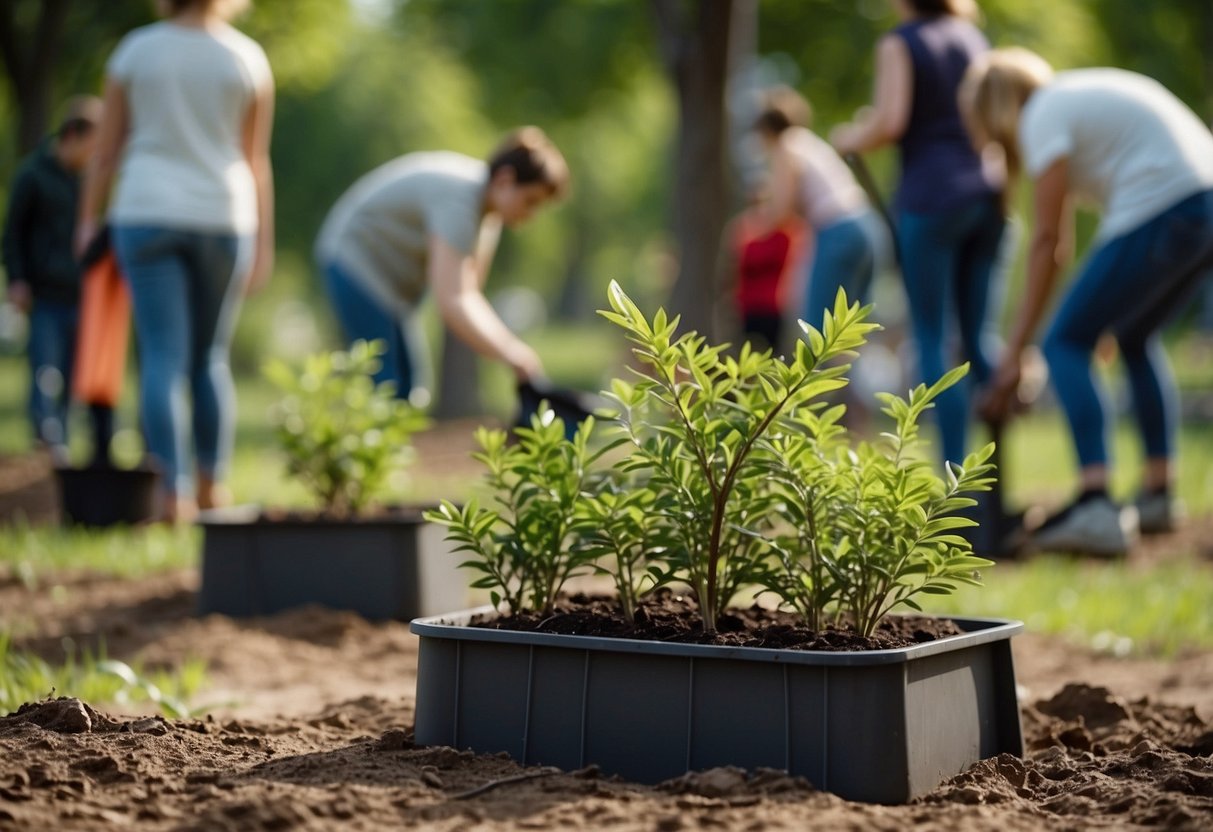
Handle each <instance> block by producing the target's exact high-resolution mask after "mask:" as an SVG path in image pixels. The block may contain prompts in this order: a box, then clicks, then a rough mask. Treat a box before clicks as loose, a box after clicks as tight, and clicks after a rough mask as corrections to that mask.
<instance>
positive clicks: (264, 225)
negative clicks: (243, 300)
mask: <svg viewBox="0 0 1213 832" xmlns="http://www.w3.org/2000/svg"><path fill="white" fill-rule="evenodd" d="M273 123H274V87H273V84H272V83H267V84H266V85H265V86H264V87H263V88H261V89H259V90H258V91H257V93H256V95H255V96H254V97H253V101H252V103H251V104H249V108H248V113H247V114H246V115H245V117H244V125H243V135H242V149H243V151H244V158H245V160H246V161H247V162H248V165H249V168H250V170H252V173H253V182H254V183H255V185H256V188H257V242H256V249H255V253H254V255H253V265H252V268H251V269H250V271H249V279H248V285H247V286H246V291H250V292H253V291H256V290H257V289H260V288H261V287H262V286H263V285H265V283H266V282H267V281H268V280H269V278H270V274H271V273H272V272H273V270H274V170H273V167H272V165H271V164H270V134H271V133H272V132H273Z"/></svg>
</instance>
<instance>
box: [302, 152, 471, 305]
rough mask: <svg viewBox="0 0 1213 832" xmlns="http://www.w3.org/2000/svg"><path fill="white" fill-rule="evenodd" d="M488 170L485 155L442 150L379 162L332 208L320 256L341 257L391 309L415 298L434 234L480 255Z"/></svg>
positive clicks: (339, 262)
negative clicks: (477, 251)
mask: <svg viewBox="0 0 1213 832" xmlns="http://www.w3.org/2000/svg"><path fill="white" fill-rule="evenodd" d="M488 176H489V169H488V165H487V164H486V163H485V162H483V161H481V160H479V159H473V158H471V157H470V156H464V155H462V154H460V153H450V152H444V151H437V152H425V153H410V154H408V155H406V156H401V157H399V158H397V159H394V160H392V161H390V162H388V163H386V164H384V165H381V166H379V167H378V168H375V170H373V171H371V172H370V173H368V174H366V175H364V176H363V177H362V178H361V179H359V180H358V181H357V182H355V183H354V185H353V186H352V187H351V188H350V189H349V190H347V191H346V192H345V193H344V194H343V195H342V196H341V198H340V199H338V200H337V204H336V205H334V206H333V208H332V210H330V211H329V214H328V217H326V218H325V221H324V225H323V226H322V227H321V229H320V235H319V237H318V238H317V240H316V258H317V260H319V261H320V262H321V263H322V264H326V263H336V264H337V265H338V266H340V267H341V268H342V269H344V270H345V271H346V272H348V273H349V274H350V275H351V276H352V277H353V278H354V279H356V280H358V281H359V283H361V284H362V285H363V286H364V287H365V288H366V289H367V290H368V291H370V292H371V293H372V294H374V295H375V296H376V297H377V298H379V299H380V300H381V301H382V302H384V303H386V304H389V305H390V306H392V307H394V308H397V309H403V308H406V307H407V306H409V305H412V304H415V303H416V302H417V300H418V299H419V298H420V297H421V296H422V294H424V292H425V289H426V285H427V279H426V267H427V264H428V260H429V238H430V235H431V234H432V235H435V236H437V237H438V238H439V239H441V240H442V241H443V242H445V243H447V244H448V245H450V246H451V247H452V248H454V249H455V250H456V251H458V252H460V253H461V254H465V255H468V256H472V255H474V254H475V252H476V249H477V243H478V240H479V237H480V234H481V214H482V211H483V204H484V191H485V187H486V185H487V184H488Z"/></svg>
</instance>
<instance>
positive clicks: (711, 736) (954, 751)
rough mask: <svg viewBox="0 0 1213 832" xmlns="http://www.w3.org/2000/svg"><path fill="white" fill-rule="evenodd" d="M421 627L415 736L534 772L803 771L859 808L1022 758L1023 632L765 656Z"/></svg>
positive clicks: (989, 627) (457, 622)
mask: <svg viewBox="0 0 1213 832" xmlns="http://www.w3.org/2000/svg"><path fill="white" fill-rule="evenodd" d="M491 612H492V609H491V608H489V607H486V608H482V609H478V610H470V611H466V612H463V613H456V614H453V615H449V616H443V617H441V618H428V619H419V620H415V621H413V623H412V630H413V632H414V633H416V634H418V635H419V636H420V637H421V642H420V655H419V659H418V669H417V722H416V738H417V742H418V743H419V744H424V745H450V746H454V747H456V748H472V749H474V750H476V751H478V752H497V751H505V752H507V753H509V754H510V756H512V757H514V758H515V759H516V760H518V761H519V762H521V763H524V764H543V765H554V766H559V767H561V768H565V769H576V768H580V767H582V766H585V765H589V764H597V765H599V766H600V767H601V768H602V770H603V771H605V772H607V773H610V774H618V775H621V776H623V777H626V778H628V779H630V780H635V781H638V782H642V783H657V782H660V781H662V780H666V779H669V778H673V777H678V776H679V775H682V774H683V773H685V772H687V771H692V770H701V769H706V768H713V767H716V766H726V765H730V766H741V767H743V768H757V767H769V768H776V769H783V770H785V771H788V772H790V773H792V774H797V775H802V776H804V777H805V778H807V779H808V780H809V781H810V782H812V783H813V784H814V785H815V786H817V787H818V788H820V789H824V790H827V791H830V792H834V793H835V794H838V795H840V796H841V797H844V798H847V799H849V800H861V801H867V802H874V803H904V802H906V801H908V800H911V799H913V798H914V797H917V796H919V795H922V794H925V793H926V792H928V791H930V790H931V789H933V788H935V786H937V785H938V784H939V783H940V782H942V781H943V780H945V779H946V778H948V777H951V776H952V775H954V774H958V773H959V772H961V771H963V770H965V769H966V768H968V767H969V766H971V765H972V764H973V763H975V762H977V761H978V760H981V759H984V758H986V757H992V756H994V755H996V754H1000V753H1004V752H1005V753H1010V754H1015V755H1022V753H1023V737H1022V731H1021V728H1020V721H1019V707H1018V703H1017V702H1016V698H1015V669H1014V665H1013V663H1012V659H1011V642H1010V639H1011V636H1013V635H1014V634H1016V633H1018V632H1020V631H1022V629H1023V625H1022V624H1021V623H1020V622H1017V621H1003V620H998V619H954V620H955V621H956V623H957V624H958V625H959V626H960V627H961V628H962V629H963V630H965V634H963V635H960V636H953V637H950V638H945V639H940V640H938V641H933V642H928V643H924V644H919V645H915V646H913V647H906V648H902V649H898V650H878V651H869V652H852V653H838V652H824V651H796V650H768V649H757V648H744V647H715V646H706V645H695V644H669V643H661V642H650V641H638V640H630V639H611V638H593V637H586V636H568V635H554V634H548V633H522V632H514V631H508V630H491V629H482V628H474V627H468V626H466V625H467V622H468V621H469V620H470V619H471V617H472V616H473V615H476V614H484V613H491Z"/></svg>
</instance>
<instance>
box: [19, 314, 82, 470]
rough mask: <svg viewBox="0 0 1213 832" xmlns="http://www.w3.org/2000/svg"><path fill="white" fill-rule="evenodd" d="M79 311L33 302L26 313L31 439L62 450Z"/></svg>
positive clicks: (64, 439)
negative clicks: (28, 314) (59, 447)
mask: <svg viewBox="0 0 1213 832" xmlns="http://www.w3.org/2000/svg"><path fill="white" fill-rule="evenodd" d="M79 320H80V308H79V306H77V305H76V304H65V303H57V302H55V301H47V300H36V301H35V302H34V306H33V308H32V309H31V310H30V321H29V345H28V348H27V352H28V357H29V370H30V391H29V415H30V423H31V426H32V428H33V433H34V437H35V438H36V439H37V440H38V441H40V442H43V443H45V444H47V445H49V446H52V447H56V446H66V445H67V441H68V405H69V403H70V400H71V381H72V364H73V362H74V360H75V353H76V329H77V326H78V324H79Z"/></svg>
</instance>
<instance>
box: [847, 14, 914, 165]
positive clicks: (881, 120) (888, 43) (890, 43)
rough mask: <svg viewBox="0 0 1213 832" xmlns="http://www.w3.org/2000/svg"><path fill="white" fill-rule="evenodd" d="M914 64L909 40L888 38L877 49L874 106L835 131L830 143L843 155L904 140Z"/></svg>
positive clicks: (864, 151)
mask: <svg viewBox="0 0 1213 832" xmlns="http://www.w3.org/2000/svg"><path fill="white" fill-rule="evenodd" d="M913 97H914V65H913V64H912V63H911V62H910V51H909V49H907V48H906V44H905V41H903V40H902V39H901V38H900V37H898V36H897V35H885V36H884V37H883V38H881V39H880V43H879V44H877V46H876V82H875V88H874V90H873V93H872V106H871V108H869V109H867V110H865V111H864V113H863V114H862V115H861V116H859V117H858V118H856V120H855V121H853V122H851V123H849V124H842V125H839V126H838V127H836V128H834V130H833V131H832V132H831V134H830V141H831V143H833V145H834V147H835V149H837V150H838V152H839V153H841V154H843V155H846V154H848V153H867V152H868V151H871V150H876V149H878V148H881V147H884V146H885V145H889V144H892V143H894V142H896V141H897V140H898V139H900V138H901V136H902V134H903V133H905V131H906V125H907V124H909V121H910V105H911V104H912V103H913Z"/></svg>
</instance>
